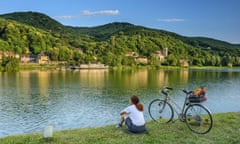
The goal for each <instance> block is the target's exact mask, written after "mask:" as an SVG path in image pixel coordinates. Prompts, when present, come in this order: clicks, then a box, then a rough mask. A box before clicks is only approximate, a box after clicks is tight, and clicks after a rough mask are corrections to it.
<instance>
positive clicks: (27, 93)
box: [0, 69, 240, 137]
mask: <svg viewBox="0 0 240 144" xmlns="http://www.w3.org/2000/svg"><path fill="white" fill-rule="evenodd" d="M239 76H240V70H239V69H203V70H194V69H191V70H189V69H181V70H175V69H174V70H144V69H142V70H138V71H108V70H81V71H20V72H18V73H0V78H1V79H0V89H1V90H0V117H1V119H0V127H1V129H0V137H2V136H6V135H11V134H18V133H28V132H39V131H41V130H42V129H43V128H44V127H45V126H46V125H47V124H53V125H54V128H56V129H57V130H60V129H69V128H81V127H92V126H102V125H107V124H115V123H117V122H118V118H119V115H118V112H119V111H120V110H121V109H122V108H124V107H125V106H126V105H127V104H128V98H129V96H130V95H133V94H134V95H139V97H140V98H141V100H142V102H143V104H144V106H145V107H147V106H148V104H149V102H150V101H151V100H152V99H154V98H158V97H161V96H159V95H158V91H159V89H160V88H162V87H163V86H171V87H173V88H174V91H173V92H172V97H173V98H174V99H175V100H176V101H177V102H178V103H181V102H182V101H183V96H184V95H183V93H182V92H181V91H180V89H182V88H187V89H194V88H196V87H198V86H205V87H206V89H207V95H208V101H207V102H206V103H205V104H206V105H207V106H208V107H209V108H210V109H211V110H212V111H213V112H214V113H216V112H226V111H240V106H239V104H238V101H236V100H237V99H240V90H239V88H238V87H239V85H240V81H239ZM223 105H224V107H223ZM145 117H146V119H147V120H148V119H149V116H148V114H147V112H145Z"/></svg>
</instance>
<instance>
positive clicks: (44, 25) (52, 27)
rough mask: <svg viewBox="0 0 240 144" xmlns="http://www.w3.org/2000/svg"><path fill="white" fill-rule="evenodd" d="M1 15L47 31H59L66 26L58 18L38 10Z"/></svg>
mask: <svg viewBox="0 0 240 144" xmlns="http://www.w3.org/2000/svg"><path fill="white" fill-rule="evenodd" d="M0 17H3V18H5V19H11V20H15V21H18V22H20V23H23V24H27V25H30V26H33V27H36V28H40V29H43V30H46V31H59V30H62V29H64V28H65V26H63V25H62V24H61V23H59V22H57V21H56V20H54V19H52V18H50V17H49V16H47V15H45V14H42V13H38V12H14V13H9V14H3V15H0Z"/></svg>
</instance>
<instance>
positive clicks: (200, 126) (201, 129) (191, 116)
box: [185, 104, 212, 134]
mask: <svg viewBox="0 0 240 144" xmlns="http://www.w3.org/2000/svg"><path fill="white" fill-rule="evenodd" d="M185 116H186V124H187V126H188V128H189V129H190V130H192V131H193V132H195V133H199V134H205V133H207V132H209V131H210V129H211V128H212V116H211V114H210V112H209V111H208V110H207V109H206V108H205V107H204V106H202V105H200V104H194V105H191V106H189V107H188V108H187V109H186V113H185Z"/></svg>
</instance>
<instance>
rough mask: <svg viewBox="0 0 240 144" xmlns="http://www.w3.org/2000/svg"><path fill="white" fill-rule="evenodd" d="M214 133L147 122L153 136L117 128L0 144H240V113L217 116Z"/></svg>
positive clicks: (12, 139)
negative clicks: (200, 132) (46, 139)
mask: <svg viewBox="0 0 240 144" xmlns="http://www.w3.org/2000/svg"><path fill="white" fill-rule="evenodd" d="M213 120H214V125H213V128H212V130H211V131H210V132H209V133H207V134H205V135H201V134H195V133H192V132H191V131H190V130H189V129H188V128H187V126H186V125H185V123H182V122H180V121H176V122H175V123H171V124H161V125H160V124H157V123H155V122H153V121H149V122H147V128H148V129H149V134H131V133H129V132H128V131H127V129H126V127H123V128H122V129H116V128H115V125H109V126H105V127H98V128H83V129H72V130H63V131H55V132H54V134H53V139H52V140H51V141H45V140H44V139H43V136H42V134H39V133H36V134H26V135H16V136H8V137H5V138H2V139H0V144H44V143H46V144H82V143H83V144H85V143H86V144H145V143H146V144H149V143H152V144H169V143H173V144H175V143H183V144H239V143H240V112H233V113H220V114H214V115H213Z"/></svg>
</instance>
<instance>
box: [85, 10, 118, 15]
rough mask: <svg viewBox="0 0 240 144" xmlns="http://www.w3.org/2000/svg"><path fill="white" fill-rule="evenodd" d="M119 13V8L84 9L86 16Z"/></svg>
mask: <svg viewBox="0 0 240 144" xmlns="http://www.w3.org/2000/svg"><path fill="white" fill-rule="evenodd" d="M117 14H119V10H101V11H89V10H84V11H82V15H84V16H96V15H117Z"/></svg>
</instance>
